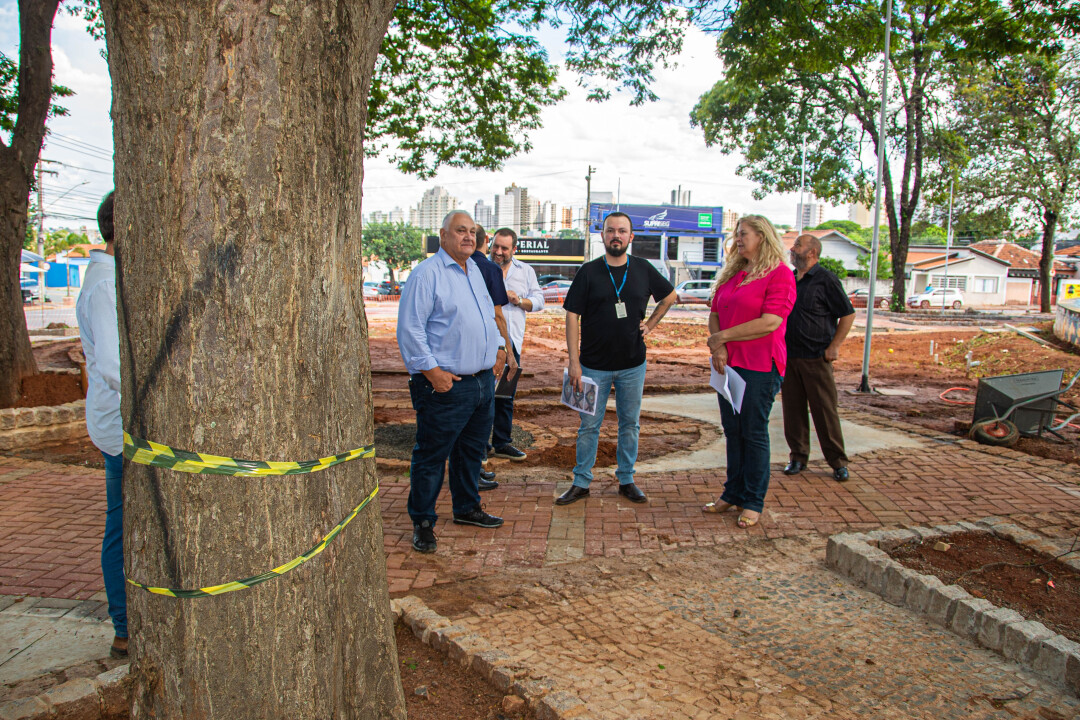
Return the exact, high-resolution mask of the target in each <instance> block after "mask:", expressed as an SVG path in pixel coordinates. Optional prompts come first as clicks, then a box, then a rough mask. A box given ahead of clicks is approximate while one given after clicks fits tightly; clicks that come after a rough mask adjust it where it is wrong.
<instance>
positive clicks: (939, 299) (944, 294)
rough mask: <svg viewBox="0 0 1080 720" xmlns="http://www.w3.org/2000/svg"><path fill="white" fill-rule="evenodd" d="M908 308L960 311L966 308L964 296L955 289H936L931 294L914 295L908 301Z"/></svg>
mask: <svg viewBox="0 0 1080 720" xmlns="http://www.w3.org/2000/svg"><path fill="white" fill-rule="evenodd" d="M907 306H908V307H909V308H922V309H923V310H929V309H931V308H942V307H946V308H952V309H953V310H959V309H960V308H962V307H963V306H964V295H963V293H961V292H960V291H959V290H956V289H953V288H949V289H948V290H946V289H943V288H935V289H934V290H930V291H929V292H921V293H919V294H918V295H912V296H911V297H909V298H908V299H907Z"/></svg>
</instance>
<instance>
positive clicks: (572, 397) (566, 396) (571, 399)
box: [562, 368, 597, 415]
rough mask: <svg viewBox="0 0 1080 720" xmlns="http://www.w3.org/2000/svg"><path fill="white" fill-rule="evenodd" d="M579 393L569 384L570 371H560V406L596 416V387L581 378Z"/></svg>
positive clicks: (585, 378)
mask: <svg viewBox="0 0 1080 720" xmlns="http://www.w3.org/2000/svg"><path fill="white" fill-rule="evenodd" d="M581 388H582V390H581V392H578V391H577V390H575V389H574V385H573V383H571V382H570V371H569V370H567V369H566V368H563V371H562V404H563V405H565V406H567V407H570V408H573V409H575V410H577V411H578V412H583V413H588V414H589V415H595V414H596V395H597V387H596V383H595V382H594V381H593V380H590V379H589V378H587V377H585V376H584V375H583V376H582V377H581Z"/></svg>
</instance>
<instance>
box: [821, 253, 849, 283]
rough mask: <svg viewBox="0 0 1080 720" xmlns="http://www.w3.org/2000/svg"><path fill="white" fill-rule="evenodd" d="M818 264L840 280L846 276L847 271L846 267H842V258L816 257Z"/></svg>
mask: <svg viewBox="0 0 1080 720" xmlns="http://www.w3.org/2000/svg"><path fill="white" fill-rule="evenodd" d="M818 264H819V265H821V267H823V268H825V269H826V270H828V271H829V272H831V273H832V274H833V275H835V276H836V277H838V278H840V279H841V280H843V279H844V278H846V277H847V274H848V272H847V268H845V267H844V261H843V260H837V259H836V258H831V257H821V258H818Z"/></svg>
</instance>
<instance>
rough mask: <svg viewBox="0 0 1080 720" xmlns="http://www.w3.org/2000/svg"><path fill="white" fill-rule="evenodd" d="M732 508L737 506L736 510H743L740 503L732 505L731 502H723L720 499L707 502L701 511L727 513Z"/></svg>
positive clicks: (716, 513)
mask: <svg viewBox="0 0 1080 720" xmlns="http://www.w3.org/2000/svg"><path fill="white" fill-rule="evenodd" d="M732 508H735V509H736V510H742V508H741V507H739V506H738V505H732V504H731V503H726V502H721V501H720V500H717V501H716V502H711V503H706V504H705V506H704V507H702V508H701V512H703V513H709V514H715V515H718V514H720V513H726V512H727V511H728V510H730V509H732Z"/></svg>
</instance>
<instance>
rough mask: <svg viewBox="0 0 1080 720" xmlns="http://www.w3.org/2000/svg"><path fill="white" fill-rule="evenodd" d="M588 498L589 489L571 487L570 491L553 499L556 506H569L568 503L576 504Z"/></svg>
mask: <svg viewBox="0 0 1080 720" xmlns="http://www.w3.org/2000/svg"><path fill="white" fill-rule="evenodd" d="M587 497H589V488H583V487H578V486H577V485H571V486H570V489H569V490H567V491H566V492H564V493H563V494H562V495H560V496H559V497H557V498H555V504H556V505H569V504H570V503H574V502H577V501H578V500H580V499H581V498H587Z"/></svg>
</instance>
